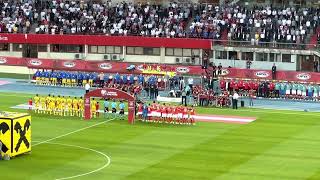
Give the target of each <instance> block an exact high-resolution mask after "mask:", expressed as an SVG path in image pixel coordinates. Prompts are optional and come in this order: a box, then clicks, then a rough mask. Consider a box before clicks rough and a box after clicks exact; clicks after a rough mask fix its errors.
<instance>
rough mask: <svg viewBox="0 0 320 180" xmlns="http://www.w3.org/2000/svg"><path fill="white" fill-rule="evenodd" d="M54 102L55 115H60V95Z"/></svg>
mask: <svg viewBox="0 0 320 180" xmlns="http://www.w3.org/2000/svg"><path fill="white" fill-rule="evenodd" d="M54 102H55V106H54V111H53V114H54V115H58V114H59V104H60V96H59V95H58V96H57V97H56V98H55V99H54Z"/></svg>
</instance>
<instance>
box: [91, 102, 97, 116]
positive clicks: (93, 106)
mask: <svg viewBox="0 0 320 180" xmlns="http://www.w3.org/2000/svg"><path fill="white" fill-rule="evenodd" d="M96 104H97V101H96V100H94V98H92V100H91V103H90V108H91V117H96V115H97V114H96V113H97V109H96Z"/></svg>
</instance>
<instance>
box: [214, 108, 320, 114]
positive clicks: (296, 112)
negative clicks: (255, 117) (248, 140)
mask: <svg viewBox="0 0 320 180" xmlns="http://www.w3.org/2000/svg"><path fill="white" fill-rule="evenodd" d="M259 109H261V110H259ZM219 110H229V111H230V110H231V109H219ZM264 110H273V111H264ZM237 111H238V112H252V113H270V114H285V115H300V116H320V113H319V112H312V111H311V112H304V111H299V112H298V111H295V110H288V111H294V112H281V110H277V109H272V108H270V109H269V108H252V109H238V110H235V111H234V112H237Z"/></svg>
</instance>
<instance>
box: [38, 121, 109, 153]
mask: <svg viewBox="0 0 320 180" xmlns="http://www.w3.org/2000/svg"><path fill="white" fill-rule="evenodd" d="M114 119H115V118H113V119H109V120H107V121H103V122H99V123H96V124H93V125H91V126H87V127H84V128H81V129H78V130H75V131H72V132H69V133H66V134H63V135H60V136H57V137H54V138H51V139H48V140H45V141H41V142H39V143H36V144H35V145H33V147H35V146H37V145H40V144H43V143H47V142H49V141H53V140H55V139H59V138H62V137H65V136H68V135H70V134H74V133H77V132H79V131H83V130H86V129H89V128H92V127H95V126H98V125H100V124H104V123H106V122H109V121H112V120H114Z"/></svg>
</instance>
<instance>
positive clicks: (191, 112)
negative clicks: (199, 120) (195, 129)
mask: <svg viewBox="0 0 320 180" xmlns="http://www.w3.org/2000/svg"><path fill="white" fill-rule="evenodd" d="M195 115H196V111H195V110H194V108H193V107H191V110H190V123H191V124H192V125H195V124H196V121H195V117H194V116H195Z"/></svg>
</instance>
